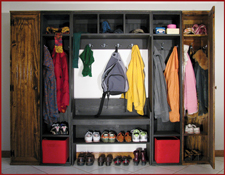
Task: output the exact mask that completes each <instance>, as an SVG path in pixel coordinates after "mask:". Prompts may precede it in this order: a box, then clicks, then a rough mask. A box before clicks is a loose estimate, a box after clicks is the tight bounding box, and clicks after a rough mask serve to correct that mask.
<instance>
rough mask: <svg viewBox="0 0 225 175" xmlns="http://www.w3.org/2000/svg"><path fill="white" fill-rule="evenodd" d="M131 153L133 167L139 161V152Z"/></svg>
mask: <svg viewBox="0 0 225 175" xmlns="http://www.w3.org/2000/svg"><path fill="white" fill-rule="evenodd" d="M133 153H134V159H133V162H134V165H138V164H139V161H140V159H139V158H140V154H139V150H135V151H134V152H133Z"/></svg>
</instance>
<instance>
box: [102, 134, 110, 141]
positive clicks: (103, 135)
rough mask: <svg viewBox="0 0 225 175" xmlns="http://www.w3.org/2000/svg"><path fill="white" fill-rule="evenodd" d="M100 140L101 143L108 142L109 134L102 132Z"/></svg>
mask: <svg viewBox="0 0 225 175" xmlns="http://www.w3.org/2000/svg"><path fill="white" fill-rule="evenodd" d="M101 140H102V141H103V142H109V133H108V131H103V133H102V135H101Z"/></svg>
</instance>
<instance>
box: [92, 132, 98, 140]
mask: <svg viewBox="0 0 225 175" xmlns="http://www.w3.org/2000/svg"><path fill="white" fill-rule="evenodd" d="M92 137H93V142H100V134H99V132H97V131H95V132H93V134H92Z"/></svg>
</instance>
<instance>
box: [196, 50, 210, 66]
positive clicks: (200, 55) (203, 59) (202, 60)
mask: <svg viewBox="0 0 225 175" xmlns="http://www.w3.org/2000/svg"><path fill="white" fill-rule="evenodd" d="M193 58H194V59H195V61H197V62H198V64H199V66H200V67H201V68H202V69H204V70H207V69H208V58H207V56H206V54H205V53H204V52H203V51H202V50H198V51H197V52H196V53H195V54H194V55H193Z"/></svg>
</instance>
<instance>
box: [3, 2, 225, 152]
mask: <svg viewBox="0 0 225 175" xmlns="http://www.w3.org/2000/svg"><path fill="white" fill-rule="evenodd" d="M212 6H215V11H216V12H215V67H216V68H215V85H216V86H217V89H216V90H215V116H216V118H215V149H216V150H223V149H224V2H214V1H212V2H210V1H207V2H178V1H176V2H2V53H1V54H2V99H1V100H2V150H10V91H9V86H10V64H9V63H10V60H9V58H10V14H9V11H19V10H21V11H27V10H29V11H32V10H36V11H38V10H78V11H79V10H210V9H211V8H212ZM85 149H87V148H85ZM114 149H115V148H114ZM118 149H119V148H118ZM84 151H85V150H84Z"/></svg>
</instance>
